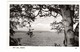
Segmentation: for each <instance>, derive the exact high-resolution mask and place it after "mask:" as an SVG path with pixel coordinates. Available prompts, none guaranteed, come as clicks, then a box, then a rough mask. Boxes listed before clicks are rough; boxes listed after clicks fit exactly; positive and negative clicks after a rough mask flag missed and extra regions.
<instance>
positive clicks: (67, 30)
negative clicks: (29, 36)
mask: <svg viewBox="0 0 80 52" xmlns="http://www.w3.org/2000/svg"><path fill="white" fill-rule="evenodd" d="M23 9H24V10H23ZM36 11H38V12H37V14H35V12H36ZM58 14H59V15H61V16H62V18H63V20H62V23H61V24H62V25H63V27H64V35H65V37H64V42H65V46H75V44H74V42H75V34H74V31H73V24H74V23H75V22H74V21H76V20H73V19H78V18H79V5H53V4H33V5H32V4H11V5H10V18H11V19H12V18H13V19H14V18H16V19H19V18H21V19H24V18H26V19H28V20H27V21H26V22H27V24H29V27H31V24H30V23H31V22H34V21H35V19H36V17H37V16H40V17H43V16H44V17H46V16H53V17H55V18H56V17H57V16H58ZM22 22H24V20H23V21H22ZM15 23H18V21H17V22H15ZM18 24H19V23H18Z"/></svg>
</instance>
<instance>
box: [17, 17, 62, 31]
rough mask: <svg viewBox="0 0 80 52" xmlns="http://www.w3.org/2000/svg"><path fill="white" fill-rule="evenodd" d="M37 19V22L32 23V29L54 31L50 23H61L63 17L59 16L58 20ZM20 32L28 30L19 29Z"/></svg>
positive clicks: (51, 18) (48, 18)
mask: <svg viewBox="0 0 80 52" xmlns="http://www.w3.org/2000/svg"><path fill="white" fill-rule="evenodd" d="M36 18H37V19H36V20H35V22H33V23H32V28H33V29H34V31H52V30H50V29H51V26H50V23H52V22H53V21H57V22H60V21H61V20H62V17H61V16H59V17H57V18H54V17H52V16H51V17H45V18H44V17H36ZM18 30H24V31H27V30H28V29H27V28H26V27H24V28H18Z"/></svg>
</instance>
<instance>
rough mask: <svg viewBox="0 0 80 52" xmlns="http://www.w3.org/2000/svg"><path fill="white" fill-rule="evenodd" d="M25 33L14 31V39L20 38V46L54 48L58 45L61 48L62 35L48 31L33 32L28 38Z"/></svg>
mask: <svg viewBox="0 0 80 52" xmlns="http://www.w3.org/2000/svg"><path fill="white" fill-rule="evenodd" d="M26 33H27V32H25V31H16V33H15V34H14V38H22V39H21V42H20V43H21V44H22V46H54V44H60V45H61V46H63V39H64V35H63V33H60V34H58V33H56V32H49V31H34V32H33V34H34V36H33V37H32V38H30V36H29V35H27V34H26Z"/></svg>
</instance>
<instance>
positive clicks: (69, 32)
mask: <svg viewBox="0 0 80 52" xmlns="http://www.w3.org/2000/svg"><path fill="white" fill-rule="evenodd" d="M61 13H62V17H63V25H64V36H65V37H64V42H65V46H73V43H74V32H73V18H72V15H71V10H70V8H69V6H64V7H63V8H61Z"/></svg>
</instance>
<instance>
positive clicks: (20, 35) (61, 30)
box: [8, 3, 79, 47]
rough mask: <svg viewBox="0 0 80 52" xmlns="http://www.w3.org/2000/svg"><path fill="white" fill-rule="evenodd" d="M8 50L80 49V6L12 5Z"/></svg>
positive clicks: (10, 9)
mask: <svg viewBox="0 0 80 52" xmlns="http://www.w3.org/2000/svg"><path fill="white" fill-rule="evenodd" d="M8 10H9V46H37V47H38V46H44V47H45V46H52V47H79V4H36V3H35V4H32V3H31V4H27V3H26V4H9V9H8Z"/></svg>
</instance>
